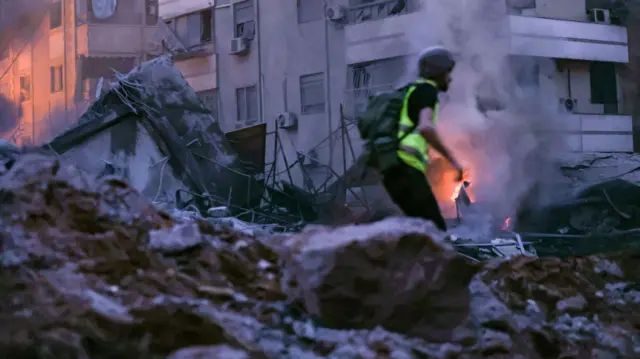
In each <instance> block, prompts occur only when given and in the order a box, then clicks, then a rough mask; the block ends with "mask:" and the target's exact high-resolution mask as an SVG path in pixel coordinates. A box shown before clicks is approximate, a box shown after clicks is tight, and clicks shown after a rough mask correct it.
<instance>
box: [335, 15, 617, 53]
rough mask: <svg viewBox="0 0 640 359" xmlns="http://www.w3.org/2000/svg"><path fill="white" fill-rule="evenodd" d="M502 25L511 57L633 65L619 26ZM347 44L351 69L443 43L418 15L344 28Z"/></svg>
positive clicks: (511, 18)
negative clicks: (506, 31) (507, 30)
mask: <svg viewBox="0 0 640 359" xmlns="http://www.w3.org/2000/svg"><path fill="white" fill-rule="evenodd" d="M363 6H364V5H363ZM368 6H372V5H368ZM425 11H428V9H426V10H425ZM350 16H351V15H350ZM372 19H373V16H372ZM350 20H352V19H351V17H350ZM504 20H505V21H506V22H507V23H508V24H507V25H508V26H509V28H510V30H511V36H510V37H509V38H507V39H506V40H505V41H508V42H507V43H504V44H500V45H498V44H496V46H503V45H504V46H506V47H507V48H508V49H509V53H510V54H511V55H524V56H538V57H546V58H564V59H576V60H589V61H608V62H617V63H627V62H628V61H629V55H628V46H627V30H626V28H624V27H621V26H616V25H607V24H595V23H587V22H580V21H570V20H558V19H547V18H539V17H532V16H520V15H505V18H504ZM416 29H417V30H416ZM409 30H411V31H413V32H414V33H415V32H416V31H421V32H422V33H424V36H422V37H420V38H419V40H417V39H418V38H417V37H416V36H407V34H406V32H407V31H409ZM345 39H346V44H347V51H346V59H347V63H348V64H354V63H360V62H367V61H375V60H379V59H384V58H389V57H395V56H406V55H410V54H412V53H415V52H416V50H417V49H419V48H424V47H427V46H430V45H432V44H435V43H438V41H439V39H438V38H437V37H436V36H435V34H432V33H431V32H429V31H428V24H425V19H424V14H422V13H416V12H406V13H403V14H401V15H398V16H390V17H385V18H381V17H379V18H378V21H360V22H351V24H350V25H347V26H346V27H345ZM497 41H501V40H497Z"/></svg>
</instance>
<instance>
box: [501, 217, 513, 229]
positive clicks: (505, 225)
mask: <svg viewBox="0 0 640 359" xmlns="http://www.w3.org/2000/svg"><path fill="white" fill-rule="evenodd" d="M500 229H501V230H503V231H508V230H510V229H511V217H507V218H506V219H505V220H504V223H503V224H502V227H501V228H500Z"/></svg>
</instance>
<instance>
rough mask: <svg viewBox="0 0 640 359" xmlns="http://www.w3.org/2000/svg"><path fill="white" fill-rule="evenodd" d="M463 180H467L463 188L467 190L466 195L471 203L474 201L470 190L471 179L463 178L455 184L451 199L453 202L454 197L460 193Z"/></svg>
mask: <svg viewBox="0 0 640 359" xmlns="http://www.w3.org/2000/svg"><path fill="white" fill-rule="evenodd" d="M465 182H468V185H467V187H466V188H465V191H466V192H467V195H468V196H469V199H470V200H471V203H473V202H475V198H474V197H473V192H472V191H471V190H470V187H471V181H469V180H468V179H465V180H464V181H462V182H460V183H459V184H457V185H456V188H455V189H454V190H453V193H452V194H451V201H453V202H455V201H456V198H458V196H459V195H460V191H461V190H462V187H463V186H464V183H465Z"/></svg>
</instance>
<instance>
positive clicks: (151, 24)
mask: <svg viewBox="0 0 640 359" xmlns="http://www.w3.org/2000/svg"><path fill="white" fill-rule="evenodd" d="M22 3H24V4H25V6H26V8H25V9H19V10H20V11H19V12H18V14H19V13H21V12H27V13H31V12H34V11H40V12H42V13H43V16H42V17H41V18H39V19H38V21H30V22H29V21H15V23H13V24H12V26H11V27H10V30H12V31H19V32H21V33H24V35H22V36H20V37H18V38H15V37H9V39H12V40H14V41H7V42H6V43H5V45H6V46H5V48H4V49H3V50H4V51H3V52H2V53H3V56H2V57H0V73H4V76H2V78H0V89H1V92H2V94H3V95H4V96H5V97H6V98H8V99H10V100H11V101H12V102H13V103H14V106H15V107H17V111H16V112H17V113H18V114H19V116H20V121H19V124H18V126H17V128H15V129H14V130H13V131H12V132H13V133H12V135H13V138H14V139H15V140H16V142H18V143H24V144H30V143H32V144H39V143H42V142H44V141H48V140H50V139H51V138H52V137H53V136H55V135H56V134H58V133H60V132H61V131H63V130H65V129H66V128H68V127H69V126H71V125H73V124H75V123H76V121H77V119H78V118H79V117H80V116H81V115H82V114H83V113H84V112H85V111H86V110H87V108H88V106H89V104H90V102H91V101H92V100H94V99H95V95H96V89H97V87H98V84H105V85H106V84H108V82H109V81H110V80H113V79H115V77H114V75H115V71H117V72H124V73H126V72H128V71H129V70H131V69H132V68H133V67H135V66H136V65H137V64H139V63H141V62H142V61H145V60H147V59H148V58H149V56H148V55H147V53H146V51H145V46H144V44H145V43H146V39H149V38H150V37H151V36H152V35H153V33H154V28H155V25H156V23H157V18H158V17H157V13H158V7H157V1H154V0H134V1H117V0H56V1H40V0H29V1H24V2H22ZM5 4H6V5H5ZM27 5H28V6H27ZM2 6H4V7H5V8H7V9H8V8H9V1H4V2H0V7H2ZM6 14H7V16H9V14H10V12H9V11H6ZM12 14H14V15H15V13H14V12H12ZM11 16H13V15H11ZM16 17H17V18H19V16H16ZM2 23H4V22H2ZM4 24H6V23H4ZM4 30H7V28H6V27H5V28H4ZM6 36H7V34H6V32H0V37H2V38H6ZM123 40H124V41H123ZM101 79H102V80H101ZM5 137H8V136H5Z"/></svg>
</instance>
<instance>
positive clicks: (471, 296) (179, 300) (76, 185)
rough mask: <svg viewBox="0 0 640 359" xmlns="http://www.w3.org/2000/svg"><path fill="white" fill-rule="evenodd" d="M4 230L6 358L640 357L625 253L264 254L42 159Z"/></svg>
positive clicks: (334, 249) (384, 232)
mask: <svg viewBox="0 0 640 359" xmlns="http://www.w3.org/2000/svg"><path fill="white" fill-rule="evenodd" d="M0 221H1V222H2V223H0V236H1V237H0V239H1V246H2V248H1V249H2V252H1V256H0V265H2V271H1V272H0V287H1V291H2V294H3V295H2V297H1V298H0V357H3V358H24V357H30V358H116V357H117V358H172V359H185V358H230V359H231V358H238V359H240V358H292V359H293V358H295V359H299V358H300V359H302V358H372V359H373V358H394V359H395V358H477V357H494V358H560V357H562V358H617V357H638V356H639V355H640V337H638V334H637V333H638V332H640V331H639V330H638V329H640V319H639V317H638V316H637V314H636V313H637V312H638V310H639V309H640V288H638V287H637V284H636V283H638V279H639V278H640V270H639V269H638V267H637V265H636V263H637V262H638V259H640V258H639V256H638V255H633V254H630V253H626V254H624V255H617V256H614V255H610V256H608V257H607V258H604V257H589V258H576V259H570V260H566V261H560V260H558V259H553V258H548V259H535V258H527V257H514V258H512V259H510V260H507V261H500V262H488V263H478V262H471V261H467V260H466V259H465V258H464V257H462V256H459V255H458V254H456V252H455V251H454V250H453V249H452V248H451V247H450V246H449V245H448V244H446V242H444V241H443V239H442V235H441V234H440V233H439V232H437V231H436V230H435V229H434V228H433V226H432V225H431V224H430V223H425V222H422V221H419V220H410V219H402V218H390V219H386V220H384V221H381V222H377V223H372V224H366V225H352V226H344V227H338V228H328V227H313V226H312V227H307V228H306V229H305V230H304V231H302V232H300V233H296V234H291V235H282V236H278V237H256V236H252V235H250V234H249V233H247V232H239V231H234V230H232V229H230V228H229V226H223V225H220V224H219V223H218V222H216V221H214V220H205V219H184V220H177V219H175V218H172V217H171V216H169V215H167V214H164V213H163V212H159V211H157V210H156V209H155V208H154V207H153V206H152V205H151V204H150V203H149V201H148V200H147V199H145V198H144V197H143V196H142V195H141V194H140V193H138V192H137V191H135V190H134V189H132V188H131V187H130V186H129V185H128V184H127V183H126V182H123V181H121V180H119V179H116V178H113V177H108V176H107V177H103V178H101V179H100V180H93V179H91V178H88V177H86V176H85V175H82V174H81V173H79V172H78V171H77V170H75V169H74V168H72V167H68V166H67V165H64V164H62V163H60V162H59V161H58V160H57V159H56V158H51V157H46V156H44V155H37V154H32V155H23V156H21V157H20V158H19V160H18V161H17V162H16V163H15V164H13V166H11V169H10V170H9V171H8V172H7V173H5V174H2V175H0Z"/></svg>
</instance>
